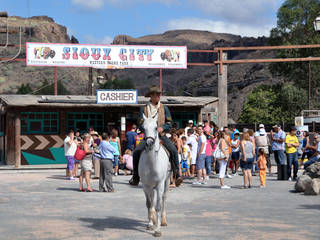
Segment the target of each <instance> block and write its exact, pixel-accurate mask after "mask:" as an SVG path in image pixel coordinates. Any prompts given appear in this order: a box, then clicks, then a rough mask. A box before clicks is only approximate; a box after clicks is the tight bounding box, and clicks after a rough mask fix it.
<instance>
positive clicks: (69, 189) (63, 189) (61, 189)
mask: <svg viewBox="0 0 320 240" xmlns="http://www.w3.org/2000/svg"><path fill="white" fill-rule="evenodd" d="M56 190H59V191H76V192H80V191H79V188H67V187H58V188H57V189H56Z"/></svg>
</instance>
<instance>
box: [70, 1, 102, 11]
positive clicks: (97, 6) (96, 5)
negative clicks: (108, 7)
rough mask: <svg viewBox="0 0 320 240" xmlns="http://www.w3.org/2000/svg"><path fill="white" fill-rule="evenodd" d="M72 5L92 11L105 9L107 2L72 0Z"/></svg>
mask: <svg viewBox="0 0 320 240" xmlns="http://www.w3.org/2000/svg"><path fill="white" fill-rule="evenodd" d="M71 4H73V5H76V6H78V7H80V8H82V7H85V8H87V9H91V10H97V9H100V8H101V7H103V5H104V4H105V0H71Z"/></svg>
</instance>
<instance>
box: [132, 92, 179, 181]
mask: <svg viewBox="0 0 320 240" xmlns="http://www.w3.org/2000/svg"><path fill="white" fill-rule="evenodd" d="M160 95H161V91H160V89H159V87H157V86H152V87H150V89H149V91H148V93H147V94H146V95H145V97H150V102H149V103H147V104H146V105H145V106H143V107H141V109H140V114H139V117H138V124H139V125H140V127H139V129H140V130H141V131H143V129H142V123H143V121H144V120H143V114H144V115H145V116H146V117H149V118H150V117H156V116H157V117H158V133H159V135H160V140H161V141H162V144H163V145H164V147H165V148H166V149H167V150H168V151H169V153H170V163H171V169H172V170H173V173H174V175H175V177H176V186H179V185H180V184H181V183H182V178H181V176H180V173H179V161H178V151H177V148H176V147H175V146H174V144H173V143H172V142H171V141H170V139H168V138H167V137H166V135H165V131H167V130H170V129H171V123H172V118H171V114H170V111H169V108H168V107H167V106H165V105H163V104H162V103H160ZM145 144H146V142H145V140H142V141H141V142H140V143H139V145H138V146H137V147H136V149H135V150H134V152H133V176H132V178H131V180H130V181H129V183H130V184H131V185H133V186H137V185H138V184H139V181H140V177H139V172H138V166H139V159H140V155H141V153H142V151H143V150H144V148H145Z"/></svg>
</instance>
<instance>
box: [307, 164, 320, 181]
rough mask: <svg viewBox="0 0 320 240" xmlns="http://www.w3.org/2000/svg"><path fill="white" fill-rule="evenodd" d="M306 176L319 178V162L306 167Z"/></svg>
mask: <svg viewBox="0 0 320 240" xmlns="http://www.w3.org/2000/svg"><path fill="white" fill-rule="evenodd" d="M306 174H307V175H309V176H310V177H311V178H320V162H316V163H313V164H311V165H310V166H309V167H307V169H306Z"/></svg>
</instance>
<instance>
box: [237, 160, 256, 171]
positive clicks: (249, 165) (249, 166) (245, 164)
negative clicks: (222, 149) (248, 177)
mask: <svg viewBox="0 0 320 240" xmlns="http://www.w3.org/2000/svg"><path fill="white" fill-rule="evenodd" d="M253 160H254V158H247V161H243V160H241V161H240V167H241V168H242V169H243V170H249V169H252V167H253Z"/></svg>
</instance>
